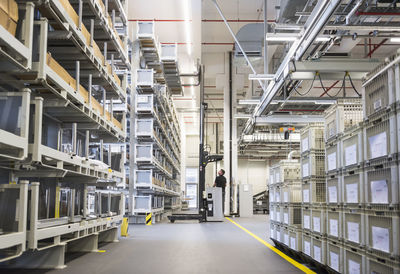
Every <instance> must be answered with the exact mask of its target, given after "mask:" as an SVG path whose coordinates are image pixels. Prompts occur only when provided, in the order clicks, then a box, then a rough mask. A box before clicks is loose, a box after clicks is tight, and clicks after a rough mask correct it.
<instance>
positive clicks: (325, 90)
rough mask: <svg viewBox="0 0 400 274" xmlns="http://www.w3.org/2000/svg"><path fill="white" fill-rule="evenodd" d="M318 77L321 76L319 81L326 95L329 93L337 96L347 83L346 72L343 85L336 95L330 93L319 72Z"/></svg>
mask: <svg viewBox="0 0 400 274" xmlns="http://www.w3.org/2000/svg"><path fill="white" fill-rule="evenodd" d="M318 78H319V82H320V83H321V87H322V89H323V91H324V93H323V94H326V95H328V96H329V97H330V98H335V97H336V96H338V94H339V93H340V92H341V91H342V90H343V88H344V86H345V83H346V74H345V75H344V76H343V81H342V87H341V88H340V89H339V91H338V92H336V94H335V95H333V96H332V95H330V94H329V93H328V91H329V90H328V89H326V88H325V87H324V84H323V83H322V78H321V75H320V74H319V73H318Z"/></svg>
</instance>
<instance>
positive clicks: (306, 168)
mask: <svg viewBox="0 0 400 274" xmlns="http://www.w3.org/2000/svg"><path fill="white" fill-rule="evenodd" d="M308 167H309V165H308V163H305V164H303V177H308V176H310V172H309V168H308Z"/></svg>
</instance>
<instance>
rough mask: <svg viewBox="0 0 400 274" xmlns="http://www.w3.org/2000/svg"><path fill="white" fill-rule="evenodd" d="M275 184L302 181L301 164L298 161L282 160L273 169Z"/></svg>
mask: <svg viewBox="0 0 400 274" xmlns="http://www.w3.org/2000/svg"><path fill="white" fill-rule="evenodd" d="M273 173H274V183H283V182H288V181H298V180H300V163H299V161H298V160H282V161H280V162H279V164H278V165H276V166H274V167H273Z"/></svg>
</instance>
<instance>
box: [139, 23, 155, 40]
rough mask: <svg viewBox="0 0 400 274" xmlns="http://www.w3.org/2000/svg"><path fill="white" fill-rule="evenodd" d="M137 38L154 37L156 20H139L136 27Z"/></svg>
mask: <svg viewBox="0 0 400 274" xmlns="http://www.w3.org/2000/svg"><path fill="white" fill-rule="evenodd" d="M136 33H137V38H139V39H140V38H154V21H153V22H141V21H138V22H137V27H136Z"/></svg>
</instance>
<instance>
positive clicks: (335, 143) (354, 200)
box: [325, 99, 363, 273]
mask: <svg viewBox="0 0 400 274" xmlns="http://www.w3.org/2000/svg"><path fill="white" fill-rule="evenodd" d="M361 121H362V102H361V99H341V100H338V101H337V102H336V104H334V105H332V106H331V107H330V108H329V109H327V110H326V112H325V152H326V160H325V164H326V177H327V178H326V185H327V195H326V201H327V211H326V216H327V220H326V228H327V229H326V232H327V258H326V259H327V260H326V264H327V266H328V267H329V268H330V269H331V270H334V271H336V272H341V273H342V272H344V271H345V270H346V269H349V264H350V265H351V268H352V269H353V267H354V266H355V264H354V263H355V262H356V261H354V258H356V257H357V256H358V254H360V253H359V252H356V253H357V254H353V255H351V256H353V259H352V260H350V261H349V260H348V256H347V257H344V256H345V255H346V254H347V255H349V256H350V254H352V252H354V251H359V248H360V245H361V244H362V241H361V240H360V239H361V234H362V232H361V229H362V220H363V211H362V202H363V199H362V197H363V195H362V193H363V191H362V180H363V165H362V154H361V153H362V127H361V125H360V122H361Z"/></svg>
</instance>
